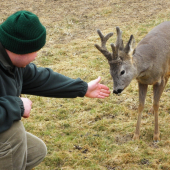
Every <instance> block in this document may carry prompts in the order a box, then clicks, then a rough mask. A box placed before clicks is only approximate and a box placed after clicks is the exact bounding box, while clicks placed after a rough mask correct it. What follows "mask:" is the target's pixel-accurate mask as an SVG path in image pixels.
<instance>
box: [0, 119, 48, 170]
mask: <svg viewBox="0 0 170 170" xmlns="http://www.w3.org/2000/svg"><path fill="white" fill-rule="evenodd" d="M46 154H47V148H46V145H45V144H44V142H43V141H42V140H41V139H39V138H38V137H36V136H34V135H32V134H30V133H28V132H26V131H25V128H24V126H23V124H22V122H21V121H16V122H14V123H13V125H12V127H11V128H10V129H8V130H7V131H5V132H3V133H0V170H31V169H32V168H33V167H35V166H37V165H38V164H40V163H41V162H42V160H43V159H44V158H45V156H46Z"/></svg>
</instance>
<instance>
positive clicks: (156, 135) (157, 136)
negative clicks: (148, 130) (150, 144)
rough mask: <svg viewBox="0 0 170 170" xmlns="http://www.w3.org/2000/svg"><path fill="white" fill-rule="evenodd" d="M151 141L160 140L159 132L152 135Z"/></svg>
mask: <svg viewBox="0 0 170 170" xmlns="http://www.w3.org/2000/svg"><path fill="white" fill-rule="evenodd" d="M153 141H154V142H159V141H160V134H159V133H157V134H154V135H153Z"/></svg>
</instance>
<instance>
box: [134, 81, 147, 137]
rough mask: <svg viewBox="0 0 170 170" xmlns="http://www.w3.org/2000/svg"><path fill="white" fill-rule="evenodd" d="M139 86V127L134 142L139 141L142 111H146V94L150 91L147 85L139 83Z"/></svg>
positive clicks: (137, 126)
mask: <svg viewBox="0 0 170 170" xmlns="http://www.w3.org/2000/svg"><path fill="white" fill-rule="evenodd" d="M138 86H139V106H138V120H137V125H136V131H135V134H134V136H133V139H134V140H138V139H139V136H140V124H141V118H142V111H143V109H144V105H145V98H146V93H147V89H148V85H147V84H141V83H139V82H138Z"/></svg>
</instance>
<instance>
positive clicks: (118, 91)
mask: <svg viewBox="0 0 170 170" xmlns="http://www.w3.org/2000/svg"><path fill="white" fill-rule="evenodd" d="M122 91H123V89H118V90H113V93H115V94H118V93H121V92H122Z"/></svg>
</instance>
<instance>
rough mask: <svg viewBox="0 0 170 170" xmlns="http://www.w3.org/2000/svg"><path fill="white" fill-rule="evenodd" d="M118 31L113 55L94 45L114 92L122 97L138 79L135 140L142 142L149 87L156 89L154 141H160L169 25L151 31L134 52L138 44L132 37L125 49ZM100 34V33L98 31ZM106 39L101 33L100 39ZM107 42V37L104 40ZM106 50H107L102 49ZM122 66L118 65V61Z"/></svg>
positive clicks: (169, 70)
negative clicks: (107, 67)
mask: <svg viewBox="0 0 170 170" xmlns="http://www.w3.org/2000/svg"><path fill="white" fill-rule="evenodd" d="M116 29H117V41H116V45H114V44H112V53H109V52H108V51H107V49H106V47H105V45H106V41H107V40H108V39H107V40H106V41H105V42H104V43H103V41H102V39H101V41H102V43H103V44H102V47H100V46H98V45H95V46H96V48H97V49H98V50H99V51H101V52H102V53H103V55H104V56H105V57H106V58H107V59H108V61H109V65H110V73H111V76H112V78H113V83H114V88H113V92H114V93H116V94H118V93H121V92H122V91H123V90H124V89H125V88H126V87H127V86H128V85H129V84H130V82H131V81H132V79H134V78H136V80H137V81H138V86H139V107H138V120H137V125H136V131H135V134H134V137H133V139H134V140H135V139H139V136H140V124H141V115H142V111H143V109H144V104H145V98H146V93H147V88H148V85H153V107H152V112H153V114H154V119H155V129H154V136H153V140H154V141H159V140H160V133H159V127H158V109H159V100H160V97H161V95H162V92H163V90H164V88H165V85H166V83H167V81H168V78H169V76H170V21H167V22H163V23H161V24H160V25H158V26H156V27H155V28H154V29H152V30H151V31H150V32H149V33H148V34H147V35H146V36H145V37H144V38H143V39H142V40H141V41H140V42H139V44H138V46H137V47H136V49H135V47H134V46H135V45H134V44H135V40H134V37H133V35H131V37H130V39H129V42H128V43H127V45H126V46H125V47H124V45H123V40H122V31H121V30H120V29H119V27H117V28H116ZM98 32H100V31H98ZM110 35H111V34H110ZM102 36H103V35H102V34H101V32H100V37H102ZM103 38H104V36H103ZM103 47H104V48H103ZM118 60H119V62H116V61H118Z"/></svg>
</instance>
